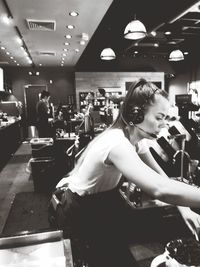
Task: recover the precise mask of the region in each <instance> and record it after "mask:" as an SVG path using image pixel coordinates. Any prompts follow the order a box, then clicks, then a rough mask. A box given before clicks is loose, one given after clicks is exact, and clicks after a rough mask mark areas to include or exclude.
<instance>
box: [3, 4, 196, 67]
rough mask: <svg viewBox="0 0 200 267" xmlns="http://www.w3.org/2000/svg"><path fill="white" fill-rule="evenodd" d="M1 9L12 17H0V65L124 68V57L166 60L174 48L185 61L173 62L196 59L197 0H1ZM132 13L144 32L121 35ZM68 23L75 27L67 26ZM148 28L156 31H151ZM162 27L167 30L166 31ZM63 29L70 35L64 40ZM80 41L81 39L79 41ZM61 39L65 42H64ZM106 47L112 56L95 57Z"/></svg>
mask: <svg viewBox="0 0 200 267" xmlns="http://www.w3.org/2000/svg"><path fill="white" fill-rule="evenodd" d="M70 11H77V12H78V13H79V16H77V17H72V16H69V12H70ZM5 14H7V15H10V16H11V17H12V19H11V24H10V25H5V24H4V23H3V22H2V21H0V45H1V47H2V46H3V47H5V50H2V49H1V50H0V66H4V65H6V66H16V65H17V64H19V66H30V65H33V66H34V67H37V66H39V64H42V66H44V67H47V66H61V64H62V65H63V67H69V68H75V69H76V70H77V71H88V70H107V69H113V70H121V71H123V70H126V67H124V68H123V66H125V65H124V64H123V63H124V62H126V64H129V63H130V62H134V60H138V59H143V60H144V59H150V60H157V59H158V60H165V61H167V62H168V56H169V53H170V52H171V51H172V50H173V49H175V48H178V49H181V50H182V51H183V52H184V53H185V60H184V61H183V62H181V63H175V64H179V65H180V64H182V65H183V64H185V65H187V64H186V63H191V62H194V61H195V62H197V61H198V60H199V59H198V57H197V55H198V52H199V47H200V1H192V0H184V1H183V0H165V1H164V0H162V1H161V0H151V1H150V0H149V1H148V0H113V1H112V0H100V1H94V0H84V1H83V0H82V1H81V0H56V1H55V0H40V1H37V0H35V1H33V0H17V1H13V0H0V16H1V17H2V15H5ZM135 15H136V17H137V19H139V20H141V21H142V22H143V23H144V25H145V26H146V29H147V36H146V37H145V38H144V39H142V40H139V41H133V40H127V39H125V38H124V36H123V32H124V29H125V27H126V25H127V24H128V23H129V22H130V21H131V20H133V18H134V16H135ZM29 20H31V21H29ZM67 25H74V26H75V28H74V29H72V30H70V29H68V28H67ZM152 31H155V33H156V35H152ZM166 31H170V32H171V34H170V35H166ZM67 34H71V35H72V38H71V39H69V40H68V39H66V38H65V35H67ZM17 36H21V37H22V40H23V46H24V48H25V50H26V52H27V53H28V56H29V58H30V59H31V60H32V63H31V64H30V62H28V61H27V59H26V57H25V54H24V51H23V50H22V49H21V48H20V46H21V45H20V44H18V43H17V42H16V37H17ZM81 41H85V44H84V45H81V44H80V42H81ZM65 42H69V43H70V45H69V46H67V45H64V43H65ZM105 47H112V49H113V50H114V51H115V53H116V59H115V60H112V61H109V62H108V61H102V60H101V59H100V53H101V51H102V49H104V48H105ZM63 49H68V50H67V51H66V52H65V51H64V50H63ZM76 49H78V50H79V51H76ZM6 52H9V53H10V54H9V55H7V54H6ZM63 53H64V54H66V55H63ZM10 57H13V58H10ZM15 61H16V62H15ZM61 62H62V63H61ZM172 64H174V63H172Z"/></svg>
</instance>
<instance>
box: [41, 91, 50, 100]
mask: <svg viewBox="0 0 200 267" xmlns="http://www.w3.org/2000/svg"><path fill="white" fill-rule="evenodd" d="M49 96H50V93H49V92H48V91H45V90H43V91H42V92H41V94H40V98H41V99H42V98H45V97H49Z"/></svg>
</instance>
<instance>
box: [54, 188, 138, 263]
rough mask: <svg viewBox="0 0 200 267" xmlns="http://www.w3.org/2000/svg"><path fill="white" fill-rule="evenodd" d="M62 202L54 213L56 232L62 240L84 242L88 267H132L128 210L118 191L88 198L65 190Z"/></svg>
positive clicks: (133, 261)
mask: <svg viewBox="0 0 200 267" xmlns="http://www.w3.org/2000/svg"><path fill="white" fill-rule="evenodd" d="M62 202H63V205H62V207H61V206H60V208H58V210H57V212H58V215H59V216H58V218H59V228H61V229H63V230H64V236H65V237H69V238H71V239H73V238H80V240H85V241H87V244H89V247H90V253H89V263H90V265H89V266H92V267H100V266H101V267H108V266H109V267H129V266H130V267H133V266H136V262H135V260H134V258H133V256H132V254H131V253H130V251H129V249H128V237H129V231H128V229H129V209H128V207H127V206H126V202H125V201H124V200H123V199H122V197H121V195H120V193H119V191H118V189H114V190H110V191H107V192H103V193H97V194H93V195H88V196H79V195H78V194H76V193H72V192H71V191H70V190H69V189H68V190H67V191H66V192H65V193H64V195H63V199H62Z"/></svg>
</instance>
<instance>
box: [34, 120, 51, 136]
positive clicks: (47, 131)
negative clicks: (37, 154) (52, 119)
mask: <svg viewBox="0 0 200 267" xmlns="http://www.w3.org/2000/svg"><path fill="white" fill-rule="evenodd" d="M37 130H38V136H39V137H40V138H44V137H52V132H51V127H50V125H49V124H48V122H47V123H46V122H41V123H38V124H37Z"/></svg>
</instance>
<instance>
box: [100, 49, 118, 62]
mask: <svg viewBox="0 0 200 267" xmlns="http://www.w3.org/2000/svg"><path fill="white" fill-rule="evenodd" d="M100 57H101V59H102V60H113V59H115V58H116V55H115V52H114V51H113V49H112V48H110V47H107V48H104V49H103V50H102V52H101V55H100Z"/></svg>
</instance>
